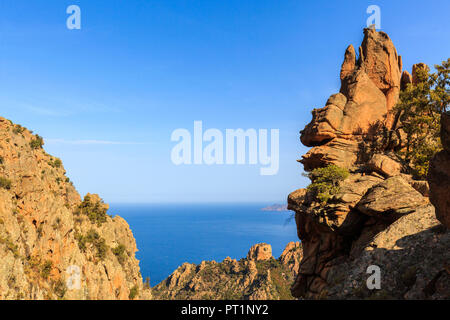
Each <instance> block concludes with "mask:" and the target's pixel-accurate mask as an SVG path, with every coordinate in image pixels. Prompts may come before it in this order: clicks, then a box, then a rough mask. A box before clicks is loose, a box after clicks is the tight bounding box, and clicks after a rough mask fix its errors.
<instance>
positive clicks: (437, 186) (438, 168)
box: [428, 112, 450, 228]
mask: <svg viewBox="0 0 450 320" xmlns="http://www.w3.org/2000/svg"><path fill="white" fill-rule="evenodd" d="M441 142H442V146H443V148H444V150H442V151H441V152H439V153H438V154H437V155H435V156H434V157H433V159H432V160H431V163H430V170H429V174H428V181H429V183H430V189H431V192H430V195H431V196H430V198H431V202H432V203H433V205H434V206H435V207H436V216H437V218H438V219H439V221H440V222H442V224H444V225H446V226H447V228H450V113H449V112H447V113H444V114H442V116H441Z"/></svg>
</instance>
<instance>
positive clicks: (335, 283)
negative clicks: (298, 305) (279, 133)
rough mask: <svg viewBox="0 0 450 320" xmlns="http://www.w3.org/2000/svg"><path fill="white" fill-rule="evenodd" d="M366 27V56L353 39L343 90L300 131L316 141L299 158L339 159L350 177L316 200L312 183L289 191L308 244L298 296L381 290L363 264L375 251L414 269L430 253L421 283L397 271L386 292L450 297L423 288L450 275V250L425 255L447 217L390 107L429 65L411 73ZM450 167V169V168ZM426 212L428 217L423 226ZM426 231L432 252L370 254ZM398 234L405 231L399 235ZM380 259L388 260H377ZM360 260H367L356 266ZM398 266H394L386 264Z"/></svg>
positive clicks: (308, 162) (309, 164) (313, 161)
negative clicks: (412, 160) (407, 169)
mask: <svg viewBox="0 0 450 320" xmlns="http://www.w3.org/2000/svg"><path fill="white" fill-rule="evenodd" d="M364 34H365V37H364V40H363V43H362V45H361V47H360V48H359V58H358V60H356V55H355V50H354V48H353V47H352V46H349V47H348V48H347V50H346V52H345V58H344V62H343V64H342V68H341V73H340V78H341V90H340V93H338V94H334V95H332V96H331V97H330V98H329V99H328V101H327V104H326V106H325V107H324V108H322V109H315V110H313V112H312V114H313V119H312V121H311V123H309V124H308V125H307V126H306V127H305V129H304V130H303V131H301V138H300V139H301V142H302V143H303V144H304V145H306V146H309V147H313V148H312V149H311V150H310V151H309V152H308V153H307V154H306V155H304V156H303V157H302V160H299V161H300V162H301V163H303V165H304V169H305V170H306V171H311V170H313V169H315V168H319V167H325V166H328V165H330V164H334V165H337V166H339V167H342V168H346V169H348V170H349V172H350V175H349V177H348V178H347V179H345V180H343V181H341V182H340V185H339V191H338V192H337V193H336V194H334V195H333V196H332V197H331V199H330V200H328V201H327V202H326V203H325V204H324V203H319V201H317V200H316V198H315V195H314V192H313V191H307V190H305V189H299V190H297V191H294V192H293V193H291V194H290V195H289V197H288V209H290V210H294V211H295V212H296V215H295V219H296V223H297V233H298V236H299V238H300V240H301V241H302V242H301V243H302V248H303V259H302V261H301V262H300V265H299V270H298V276H297V278H296V281H295V284H294V285H293V287H292V289H291V290H292V294H293V295H294V296H296V297H303V298H326V297H330V298H344V297H345V298H348V297H352V296H353V297H354V296H355V294H353V295H352V292H353V291H357V292H364V294H363V295H362V296H361V297H375V296H373V294H374V292H370V290H365V289H364V288H365V287H366V279H367V277H366V274H365V268H367V267H368V265H364V263H365V262H366V260H367V259H366V258H365V257H367V256H370V257H371V258H370V259H371V261H372V264H377V265H380V266H383V268H384V272H390V271H392V272H394V271H395V272H396V270H395V268H397V267H398V268H406V267H405V265H417V264H420V263H422V261H424V259H428V260H427V261H429V262H426V263H424V264H423V266H422V267H423V268H422V267H421V268H422V269H421V270H422V271H421V272H422V273H421V276H422V278H421V279H420V281H419V280H417V283H416V282H415V281H416V280H415V279H416V278H414V277H412V280H411V283H412V285H414V286H412V285H411V286H409V285H408V286H406V287H405V286H403V285H400V284H398V285H397V284H396V283H395V281H397V279H395V277H393V276H392V277H391V276H390V277H389V280H390V281H392V284H390V286H391V287H389V288H386V290H387V291H388V292H387V293H386V294H387V295H388V296H389V297H391V298H403V297H404V296H403V295H405V296H407V297H425V296H426V297H428V296H430V297H431V296H433V295H435V296H436V297H438V298H439V297H442V296H445V294H446V293H445V290H440V291H439V290H434V291H433V290H432V291H433V293H431V294H429V295H425V296H424V295H423V294H421V293H420V292H422V291H423V290H425V289H424V286H425V285H428V284H430V283H433V281H434V280H433V279H434V278H435V277H437V275H436V273H438V274H440V275H442V274H443V275H444V276H442V277H441V276H439V277H440V278H439V279H441V280H439V281H440V283H445V281H447V280H446V279H447V278H448V277H447V276H446V274H447V273H445V272H444V271H442V270H445V263H448V261H449V254H444V255H440V256H433V257H432V259H431V258H429V257H428V258H425V255H426V254H429V253H428V252H429V251H432V250H433V249H432V248H433V246H435V245H436V243H435V240H433V239H434V231H430V230H429V228H433V227H434V226H436V225H437V224H438V222H437V221H436V219H434V220H433V216H434V208H433V207H432V206H431V205H430V204H429V200H428V198H427V196H428V194H429V191H428V185H427V183H426V182H425V181H414V180H413V179H412V177H411V176H409V175H406V174H403V173H402V165H401V164H400V162H399V161H398V158H397V157H396V155H395V153H393V152H392V151H391V149H392V148H393V146H399V145H401V143H402V141H401V140H402V134H401V132H400V131H399V130H396V129H395V128H393V124H394V121H393V120H394V118H396V117H394V115H393V113H392V112H391V110H392V109H393V107H394V105H395V104H396V103H397V101H398V97H399V92H400V89H401V88H403V89H404V88H406V86H407V85H408V84H409V83H413V82H414V81H415V80H414V79H416V78H417V76H416V73H417V70H418V69H419V68H423V67H426V66H425V65H423V64H418V65H415V67H414V70H413V76H411V75H410V74H409V73H408V72H407V71H405V72H403V74H402V60H401V58H400V56H398V55H397V51H396V49H395V47H394V45H393V44H392V42H391V40H390V39H389V37H388V36H387V35H386V34H385V33H383V32H376V31H375V30H372V29H365V30H364ZM445 121H446V118H443V123H447V124H446V128H447V129H446V130H447V131H446V130H443V134H444V135H445V137H447V138H445V137H444V138H443V141H445V140H446V139H447V141H448V140H449V139H448V137H449V136H450V135H449V134H448V132H450V127H448V122H445ZM443 126H444V124H443ZM393 130H394V132H392V131H393ZM392 133H394V134H392ZM446 152H447V151H446ZM447 155H448V154H447V153H445V154H444V155H440V156H439V157H437V159H436V161H435V163H436V166H435V167H436V170H441V171H442V170H443V169H444V168H446V169H448V168H450V166H449V165H448V164H447V165H443V162H446V161H448V159H450V156H449V158H446V157H447ZM444 158H445V159H444ZM446 163H448V162H446ZM437 168H439V169H437ZM446 169H445V170H446ZM441 171H439V173H438V172H436V174H435V181H436V183H435V184H434V185H433V187H434V188H435V189H437V188H440V191H438V192H437V194H439V200H436V201H440V202H439V203H440V206H441V207H442V208H445V209H443V210H444V211H445V210H447V212H448V208H449V202H448V201H449V200H448V197H446V196H445V195H448V194H449V192H450V188H449V186H446V185H445V183H442V182H441V185H440V186H438V183H439V182H438V181H439V180H438V177H442V176H445V175H444V173H442V172H441ZM445 174H446V175H447V177H450V171H446V173H445ZM446 181H450V178H447V179H446ZM430 183H431V182H430ZM432 193H433V192H431V194H432ZM444 199H445V200H444ZM444 211H441V212H444ZM438 215H440V216H441V220H442V219H444V220H445V219H448V214H443V213H439V214H438ZM444 216H445V218H444ZM425 217H426V218H425ZM400 219H401V223H397V224H396V226H398V227H399V228H400V229H399V230H392V229H390V228H388V227H389V226H390V225H393V224H394V223H395V222H396V221H399V220H400ZM423 219H425V220H426V221H427V223H423V224H421V223H420V221H421V220H423ZM422 232H423V235H424V236H423V237H422V236H417V237H416V238H417V239H423V248H422V249H423V250H415V249H414V247H415V244H414V243H408V242H406V243H405V244H404V245H403V246H404V248H405V250H404V251H402V252H397V253H396V255H392V254H390V253H386V250H380V251H377V252H376V253H374V254H373V255H372V253H371V252H372V251H374V248H373V247H371V246H370V243H376V244H377V245H378V246H380V248H381V247H382V246H384V245H386V248H388V250H391V249H392V248H393V246H394V245H393V244H392V243H395V240H399V241H400V240H401V237H403V236H405V237H406V236H415V233H420V234H422ZM393 235H395V236H396V237H397V239H392V236H393ZM449 236H450V234H448V233H444V234H442V236H439V237H440V238H441V239H442V241H443V242H442V243H440V244H439V246H440V247H439V250H443V249H442V248H448V246H449V245H450V243H449V242H448V241H447V242H446V240H445V239H447V238H448V237H449ZM389 237H391V238H389ZM388 238H389V241H387V240H386V241H385V239H388ZM380 239H383V240H380ZM387 242H389V244H387ZM402 243H403V242H402ZM447 251H448V252H450V250H447ZM377 258H379V259H380V260H379V261H376V259H377ZM352 259H356V260H355V261H359V263H360V264H359V265H358V264H349V261H351V260H352ZM367 261H368V260H367ZM428 263H429V264H430V265H428ZM349 265H351V268H353V269H349ZM389 268H391V269H392V268H394V269H392V270H386V269H389ZM440 268H441V269H442V270H441V269H440ZM361 270H363V272H361ZM405 272H406V271H405ZM408 272H409V271H408ZM340 278H342V279H340ZM355 283H356V284H355ZM355 285H356V286H357V287H356V288H355V287H354V286H355ZM395 285H397V286H396V287H395ZM346 286H350V287H346ZM405 292H406V294H405ZM430 292H431V291H430ZM437 292H438V293H437ZM358 294H359V293H358ZM358 297H359V296H358Z"/></svg>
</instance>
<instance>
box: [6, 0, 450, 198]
mask: <svg viewBox="0 0 450 320" xmlns="http://www.w3.org/2000/svg"><path fill="white" fill-rule="evenodd" d="M71 4H76V5H79V6H80V8H81V19H82V22H81V23H82V28H81V30H68V29H67V28H66V19H67V17H68V15H67V14H66V8H67V7H68V6H69V5H71ZM371 4H375V5H378V6H380V8H381V28H382V30H383V31H385V32H387V33H388V34H389V36H390V37H391V39H392V40H393V42H394V44H395V45H396V47H397V50H398V52H399V54H400V55H402V56H403V62H404V68H406V69H408V70H410V69H411V66H412V64H414V63H417V62H425V63H427V64H430V65H433V64H436V63H440V62H441V61H442V60H444V59H446V58H448V57H449V53H450V41H449V40H450V35H449V31H450V30H449V24H448V12H450V2H449V1H447V0H443V1H425V2H424V1H399V0H397V1H336V2H334V1H333V2H331V1H298V0H297V1H290V0H288V1H264V0H257V1H256V0H255V1H242V0H240V1H235V0H226V1H223V0H220V1H219V0H207V1H201V0H196V1H170V0H164V1H152V0H147V1H133V0H127V1H123V0H109V1H92V0H86V1H75V0H72V1H63V0H45V1H44V0H39V1H38V0H27V1H25V0H2V1H1V3H0V87H1V90H0V110H1V111H0V115H1V116H3V117H6V118H8V119H11V120H13V121H14V122H16V123H20V124H22V125H24V126H26V127H28V128H30V129H32V130H33V131H34V132H36V133H38V134H40V135H41V136H43V137H44V138H45V139H46V145H45V149H46V150H47V151H48V152H49V153H51V154H53V155H55V156H58V157H60V158H61V159H62V160H63V162H64V165H65V168H66V170H67V171H68V176H69V177H70V178H71V179H72V180H73V181H74V183H75V185H76V187H77V189H78V190H79V191H80V193H82V194H84V193H86V192H96V193H99V194H100V195H101V196H102V197H103V198H104V199H105V200H106V201H108V202H235V201H239V202H242V201H243V202H254V201H265V202H282V201H284V200H285V198H286V196H287V194H288V193H289V192H290V191H293V190H295V189H297V188H300V187H304V186H305V185H306V184H307V181H306V180H305V178H303V177H302V176H301V173H302V167H301V165H299V164H298V163H297V162H296V161H295V160H296V159H298V158H300V156H301V155H302V154H304V153H305V152H306V151H307V148H305V147H303V146H301V144H300V142H299V139H298V138H299V137H298V132H299V130H301V129H302V128H303V127H304V126H305V124H306V123H308V122H309V121H310V118H311V115H310V111H311V109H312V108H313V107H322V106H323V105H324V103H325V102H326V100H327V98H328V97H329V95H330V94H333V93H336V92H338V90H339V80H338V75H339V69H340V65H341V63H342V59H343V55H344V51H345V48H346V47H347V46H348V45H349V44H354V45H355V46H358V45H359V44H360V42H361V40H362V37H363V34H362V28H363V27H364V26H365V24H366V19H367V17H368V16H369V15H368V14H367V13H366V8H367V7H368V6H369V5H371ZM195 120H202V121H203V126H204V127H205V128H206V129H207V128H218V129H220V130H225V129H226V128H231V129H235V128H244V129H248V128H256V129H260V128H261V129H279V130H280V169H279V172H278V174H277V175H274V176H261V175H259V166H250V165H244V166H229V165H224V166H206V165H202V166H194V165H192V166H175V165H174V164H173V163H172V162H171V160H170V153H171V149H172V147H173V146H174V145H175V143H174V142H172V141H170V136H171V133H172V132H173V130H175V129H177V128H187V129H190V130H192V127H193V122H194V121H195Z"/></svg>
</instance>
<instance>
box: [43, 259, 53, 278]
mask: <svg viewBox="0 0 450 320" xmlns="http://www.w3.org/2000/svg"><path fill="white" fill-rule="evenodd" d="M52 266H53V263H52V262H51V261H49V260H47V261H45V262H44V264H43V265H42V269H41V277H42V278H44V279H48V277H49V276H50V272H51V271H52Z"/></svg>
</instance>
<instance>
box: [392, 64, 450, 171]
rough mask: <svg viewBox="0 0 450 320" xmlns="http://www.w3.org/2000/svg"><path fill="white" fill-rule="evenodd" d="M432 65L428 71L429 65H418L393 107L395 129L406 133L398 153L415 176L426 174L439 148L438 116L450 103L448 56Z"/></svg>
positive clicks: (449, 66)
mask: <svg viewBox="0 0 450 320" xmlns="http://www.w3.org/2000/svg"><path fill="white" fill-rule="evenodd" d="M435 68H436V73H431V74H430V70H429V68H418V69H417V70H416V79H417V81H416V83H415V84H408V86H407V88H406V89H404V90H403V91H401V92H400V99H399V101H398V103H397V105H396V106H395V107H394V108H393V111H392V112H393V113H394V114H395V115H397V116H398V119H399V124H398V125H397V128H396V129H401V130H402V131H403V132H404V133H405V136H406V138H405V141H403V143H404V147H403V148H400V149H399V150H396V151H397V154H398V155H399V156H400V158H401V159H402V161H403V164H404V165H405V166H406V167H407V168H408V173H411V174H413V175H414V177H415V178H417V179H423V178H425V177H426V176H427V174H428V167H429V162H430V160H431V158H432V157H433V156H434V154H436V153H437V152H439V151H440V150H442V145H441V141H440V118H441V113H443V112H445V111H446V110H447V109H448V108H449V105H450V77H449V75H450V58H449V59H447V61H443V62H442V65H436V66H435Z"/></svg>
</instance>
